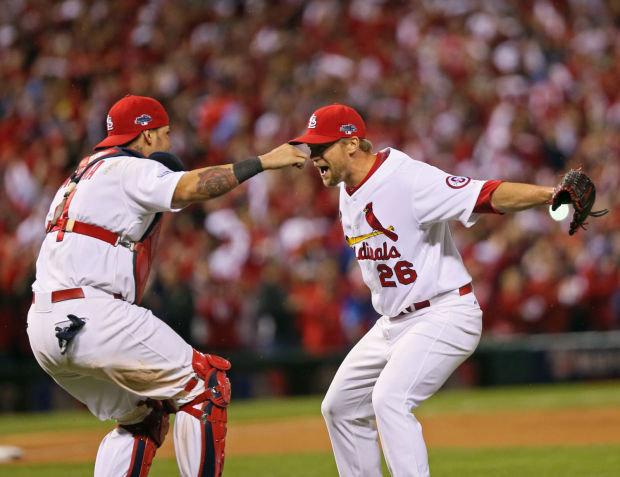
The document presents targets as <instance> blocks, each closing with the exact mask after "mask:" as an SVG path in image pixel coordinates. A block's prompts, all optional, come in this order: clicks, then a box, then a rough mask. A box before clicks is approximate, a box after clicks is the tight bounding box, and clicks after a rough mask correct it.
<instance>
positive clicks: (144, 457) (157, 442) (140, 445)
mask: <svg viewBox="0 0 620 477" xmlns="http://www.w3.org/2000/svg"><path fill="white" fill-rule="evenodd" d="M140 404H146V405H147V406H148V407H150V408H151V412H150V413H149V414H148V415H147V416H146V417H145V418H144V419H143V420H142V421H140V422H138V423H136V424H120V425H119V426H118V427H120V428H122V429H125V430H126V431H129V432H130V433H131V434H132V435H133V438H134V444H133V452H132V456H131V463H130V465H129V470H128V471H127V474H126V475H127V476H128V477H146V476H147V475H148V473H149V470H150V468H151V463H152V462H153V458H154V457H155V452H157V449H158V448H159V447H161V445H162V444H163V443H164V439H165V438H166V434H168V429H169V427H170V421H169V416H168V414H169V413H173V412H176V409H175V408H174V405H173V404H172V403H171V402H170V401H156V400H154V399H147V400H146V401H144V402H141V403H140Z"/></svg>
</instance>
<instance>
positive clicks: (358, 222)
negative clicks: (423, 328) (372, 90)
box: [340, 148, 485, 316]
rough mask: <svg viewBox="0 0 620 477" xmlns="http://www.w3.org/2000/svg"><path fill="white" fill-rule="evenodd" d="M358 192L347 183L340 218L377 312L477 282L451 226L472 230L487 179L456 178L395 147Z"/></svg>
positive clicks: (395, 309) (397, 309) (392, 313)
mask: <svg viewBox="0 0 620 477" xmlns="http://www.w3.org/2000/svg"><path fill="white" fill-rule="evenodd" d="M378 157H379V161H382V162H381V163H380V165H379V167H378V168H377V169H376V170H374V169H373V171H371V173H370V175H369V176H368V177H367V178H366V180H365V181H364V182H362V184H361V185H359V186H358V187H356V188H355V189H353V190H351V189H348V188H347V187H345V186H344V184H342V183H341V184H340V186H341V190H340V215H341V222H342V228H343V231H344V234H345V237H346V240H347V243H348V244H349V245H350V246H351V247H352V248H353V250H354V251H355V256H356V257H357V260H358V263H359V264H360V267H361V269H362V275H363V278H364V281H365V283H366V285H367V286H368V287H369V288H370V291H371V293H372V303H373V306H374V308H375V310H376V311H377V312H378V313H380V314H382V315H386V316H396V315H398V314H399V313H400V312H402V311H403V310H404V309H405V308H406V307H408V306H410V305H411V304H413V303H416V302H421V301H424V300H428V299H430V298H432V297H434V296H436V295H438V294H440V293H443V292H447V291H450V290H455V289H457V288H459V287H461V286H463V285H466V284H467V283H469V282H470V281H471V276H470V275H469V273H468V272H467V270H466V269H465V266H464V265H463V261H462V259H461V256H460V254H459V252H458V250H457V249H456V247H455V245H454V242H453V240H452V235H451V233H450V228H449V225H448V223H447V221H449V220H459V221H460V222H461V223H463V224H464V225H465V226H467V227H470V226H472V225H473V224H474V223H475V222H476V221H477V220H478V218H479V215H478V214H474V213H473V210H474V206H475V205H476V201H477V199H478V196H479V194H480V191H481V189H482V186H483V185H484V183H485V181H480V180H473V179H470V178H468V177H459V176H451V175H449V174H447V173H445V172H443V171H442V170H440V169H438V168H436V167H433V166H430V165H428V164H425V163H423V162H420V161H416V160H414V159H412V158H411V157H409V156H407V155H406V154H404V153H403V152H400V151H398V150H396V149H391V148H388V149H385V150H383V151H381V152H380V153H379V156H378Z"/></svg>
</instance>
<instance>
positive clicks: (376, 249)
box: [290, 104, 553, 477]
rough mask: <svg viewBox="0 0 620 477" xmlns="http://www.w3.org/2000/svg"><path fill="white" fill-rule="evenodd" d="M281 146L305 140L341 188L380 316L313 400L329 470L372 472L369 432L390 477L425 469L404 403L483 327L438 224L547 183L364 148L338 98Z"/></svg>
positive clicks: (532, 199)
mask: <svg viewBox="0 0 620 477" xmlns="http://www.w3.org/2000/svg"><path fill="white" fill-rule="evenodd" d="M290 143H291V144H300V143H305V144H307V145H308V146H309V148H310V158H311V160H312V161H313V163H314V166H315V167H316V168H318V170H319V172H320V174H321V179H322V180H323V184H325V185H326V186H336V185H340V220H341V223H342V229H343V231H344V235H345V239H346V242H347V243H348V245H349V246H350V247H352V249H353V250H354V253H355V256H356V257H357V260H358V263H359V265H360V267H361V270H362V275H363V278H364V281H365V283H366V285H367V286H368V288H370V291H371V293H372V303H373V306H374V308H375V310H376V311H377V312H378V313H379V314H380V315H381V316H380V318H379V319H378V320H377V322H376V324H375V325H374V326H373V327H372V329H371V330H369V331H368V333H367V334H366V335H365V336H364V337H362V339H361V340H360V341H359V342H358V343H357V344H356V345H355V347H354V348H353V349H352V350H351V352H350V353H349V354H348V355H347V357H346V358H345V360H344V361H343V363H342V364H341V366H340V368H339V369H338V371H337V373H336V375H335V377H334V379H333V381H332V383H331V385H330V387H329V390H328V391H327V394H326V396H325V399H324V400H323V403H322V407H321V411H322V413H323V416H324V418H325V421H326V423H327V429H328V431H329V436H330V439H331V443H332V447H333V450H334V455H335V458H336V464H337V466H338V472H339V473H340V475H341V476H345V477H352V476H368V477H369V476H373V477H374V476H380V475H382V473H381V456H380V448H379V444H378V442H377V431H378V435H379V437H380V441H381V446H382V448H383V453H384V456H385V460H386V462H387V465H388V468H389V470H390V473H391V474H392V475H393V476H394V477H405V476H410V477H413V476H416V477H422V476H428V475H429V467H428V456H427V452H426V446H425V443H424V439H423V437H422V428H421V425H420V423H419V422H418V421H417V419H416V417H415V415H414V414H413V413H412V410H414V409H416V408H417V407H418V406H419V405H420V404H421V403H422V402H424V401H425V400H426V399H427V398H429V397H430V396H432V395H433V394H434V393H435V392H436V391H437V390H438V389H439V388H440V387H441V385H442V384H443V383H444V382H445V381H446V379H447V378H448V377H449V376H450V374H452V372H453V371H454V370H455V369H456V368H457V367H458V366H459V365H460V364H461V363H462V362H463V361H465V359H466V358H467V357H468V356H470V355H471V354H472V353H473V351H474V349H475V348H476V346H477V345H478V342H479V339H480V333H481V328H482V320H481V318H482V312H481V310H480V307H479V305H478V302H477V301H476V297H475V296H474V293H473V286H472V283H471V276H470V275H469V273H468V272H467V270H466V269H465V267H464V265H463V262H462V260H461V257H460V255H459V252H458V251H457V249H456V247H455V245H454V242H453V240H452V236H451V234H450V227H449V225H448V222H449V221H451V220H458V221H460V222H461V223H462V224H463V225H465V226H466V227H470V226H472V225H473V224H474V223H475V222H476V221H477V220H478V217H479V214H480V213H493V212H495V213H504V212H511V211H518V210H523V209H527V208H530V207H534V206H537V205H542V204H545V203H547V202H548V201H549V200H550V199H551V197H552V195H553V188H552V187H541V186H536V185H529V184H517V183H508V182H502V181H481V180H474V179H470V178H468V177H458V176H452V175H450V174H447V173H445V172H443V171H441V170H439V169H437V168H436V167H433V166H431V165H428V164H425V163H423V162H419V161H416V160H414V159H412V158H411V157H409V156H407V155H406V154H404V153H403V152H401V151H398V150H396V149H392V148H387V149H384V150H382V151H380V152H379V153H377V154H373V153H372V152H371V151H372V144H371V143H370V141H368V140H367V139H366V126H365V124H364V121H363V120H362V118H361V117H360V115H359V114H358V113H357V112H356V111H355V110H353V109H352V108H350V107H347V106H344V105H340V104H333V105H330V106H326V107H323V108H321V109H318V110H317V111H315V112H314V114H313V115H312V116H311V118H310V120H309V122H308V128H307V131H306V134H305V135H303V136H300V137H298V138H295V139H294V140H292V141H290ZM375 421H376V425H375Z"/></svg>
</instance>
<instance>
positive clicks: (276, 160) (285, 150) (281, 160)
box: [258, 144, 308, 169]
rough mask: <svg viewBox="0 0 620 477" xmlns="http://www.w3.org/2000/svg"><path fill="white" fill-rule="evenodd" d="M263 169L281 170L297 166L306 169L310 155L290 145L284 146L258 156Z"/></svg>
mask: <svg viewBox="0 0 620 477" xmlns="http://www.w3.org/2000/svg"><path fill="white" fill-rule="evenodd" d="M258 158H259V159H260V161H261V163H262V165H263V169H281V168H282V167H286V166H295V167H297V168H298V169H301V168H302V167H304V164H305V163H306V159H307V158H308V155H307V154H306V153H305V152H303V151H302V150H300V149H298V148H296V147H295V146H291V145H290V144H282V145H281V146H278V147H276V148H275V149H272V150H271V151H269V152H267V153H265V154H263V155H261V156H258Z"/></svg>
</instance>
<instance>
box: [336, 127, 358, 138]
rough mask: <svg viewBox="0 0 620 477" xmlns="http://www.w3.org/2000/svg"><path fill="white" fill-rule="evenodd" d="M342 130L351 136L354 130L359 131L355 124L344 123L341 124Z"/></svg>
mask: <svg viewBox="0 0 620 477" xmlns="http://www.w3.org/2000/svg"><path fill="white" fill-rule="evenodd" d="M340 130H341V131H342V132H343V133H345V134H348V135H349V136H350V135H351V134H353V133H354V132H357V128H356V127H355V125H354V124H343V125H342V126H340Z"/></svg>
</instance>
